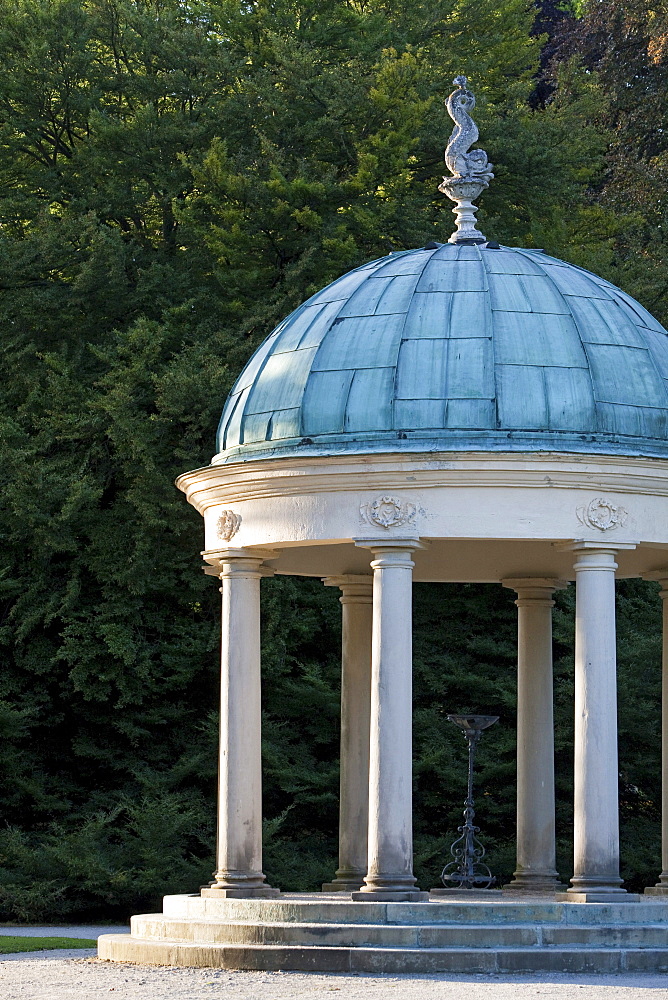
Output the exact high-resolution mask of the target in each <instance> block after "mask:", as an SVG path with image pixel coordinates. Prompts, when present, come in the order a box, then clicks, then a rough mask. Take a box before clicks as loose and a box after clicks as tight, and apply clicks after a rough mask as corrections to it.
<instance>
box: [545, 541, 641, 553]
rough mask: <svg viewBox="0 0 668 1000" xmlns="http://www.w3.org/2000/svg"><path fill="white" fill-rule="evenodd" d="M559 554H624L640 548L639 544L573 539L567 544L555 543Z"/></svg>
mask: <svg viewBox="0 0 668 1000" xmlns="http://www.w3.org/2000/svg"><path fill="white" fill-rule="evenodd" d="M553 545H554V547H555V549H556V550H557V552H612V553H615V552H623V551H625V550H628V551H630V550H632V549H637V548H638V543H637V542H610V543H609V544H606V543H605V542H604V541H603V540H601V541H600V542H598V541H585V540H584V539H583V538H573V539H571V540H570V541H566V542H553Z"/></svg>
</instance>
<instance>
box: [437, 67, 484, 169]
mask: <svg viewBox="0 0 668 1000" xmlns="http://www.w3.org/2000/svg"><path fill="white" fill-rule="evenodd" d="M452 82H453V83H454V84H455V85H456V86H457V87H458V88H459V89H458V90H455V91H453V92H452V94H450V96H449V97H448V99H447V101H446V102H445V106H446V108H447V109H448V114H449V115H450V117H451V118H452V120H453V122H454V123H455V127H454V129H453V130H452V135H451V136H450V141H449V142H448V147H447V149H446V151H445V163H446V166H447V168H448V170H449V171H450V173H451V174H453V175H454V176H455V177H464V178H466V179H467V180H473V179H476V180H483V179H484V180H486V181H487V182H488V183H489V181H491V180H492V179H493V177H494V174H493V173H492V164H491V163H490V162H489V160H488V159H487V153H486V152H485V151H484V149H474V150H473V151H472V152H470V153H469V149H470V148H471V146H472V145H473V143H474V142H477V141H478V135H479V133H478V126H477V125H476V123H475V122H474V121H473V119H472V118H471V115H470V112H471V111H473V109H474V108H475V97H474V96H473V94H472V93H471V91H470V90H469V89H468V86H467V84H468V80H467V79H466V77H465V76H456V77H455V79H454V80H453V81H452Z"/></svg>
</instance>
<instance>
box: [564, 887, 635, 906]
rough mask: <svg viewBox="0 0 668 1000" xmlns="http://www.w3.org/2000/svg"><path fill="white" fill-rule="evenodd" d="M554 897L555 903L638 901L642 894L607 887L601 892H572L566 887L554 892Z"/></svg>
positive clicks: (589, 890)
mask: <svg viewBox="0 0 668 1000" xmlns="http://www.w3.org/2000/svg"><path fill="white" fill-rule="evenodd" d="M554 899H555V902H557V903H639V902H640V900H641V899H642V896H640V895H639V894H638V893H635V892H626V890H625V889H612V890H610V889H609V890H607V891H605V890H603V891H601V892H596V890H595V889H587V890H586V891H584V892H579V891H576V892H573V890H572V889H568V890H567V891H566V892H555V894H554Z"/></svg>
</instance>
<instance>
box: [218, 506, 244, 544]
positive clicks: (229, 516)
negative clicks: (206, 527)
mask: <svg viewBox="0 0 668 1000" xmlns="http://www.w3.org/2000/svg"><path fill="white" fill-rule="evenodd" d="M240 527H241V515H240V514H235V513H234V511H233V510H224V511H222V513H221V515H220V517H219V518H218V520H217V521H216V531H217V533H218V537H219V538H220V539H221V540H222V541H224V542H229V540H230V539H231V538H233V537H234V535H236V533H237V531H238V530H239V528H240Z"/></svg>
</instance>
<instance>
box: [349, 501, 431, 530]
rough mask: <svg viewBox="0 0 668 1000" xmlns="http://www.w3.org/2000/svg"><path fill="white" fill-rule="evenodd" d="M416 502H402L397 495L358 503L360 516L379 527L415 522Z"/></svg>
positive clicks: (393, 526)
mask: <svg viewBox="0 0 668 1000" xmlns="http://www.w3.org/2000/svg"><path fill="white" fill-rule="evenodd" d="M417 513H418V508H417V504H414V503H409V502H408V501H406V502H404V503H402V502H401V500H399V499H398V498H397V497H390V496H382V497H378V498H377V499H376V500H372V501H369V502H367V503H363V504H360V516H361V518H362V520H363V521H366V522H368V523H369V524H378V525H380V527H381V528H395V527H397V526H398V525H400V524H415V518H416V516H417Z"/></svg>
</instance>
